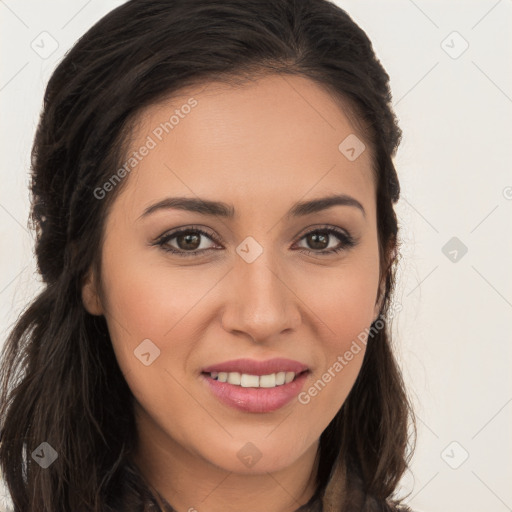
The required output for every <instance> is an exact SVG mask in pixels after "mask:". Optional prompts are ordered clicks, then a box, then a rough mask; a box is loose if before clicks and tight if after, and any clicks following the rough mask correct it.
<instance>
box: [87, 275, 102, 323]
mask: <svg viewBox="0 0 512 512" xmlns="http://www.w3.org/2000/svg"><path fill="white" fill-rule="evenodd" d="M95 283H96V279H95V275H94V273H93V272H92V271H89V273H88V274H87V276H86V277H85V279H84V282H83V284H82V302H83V305H84V307H85V309H86V310H87V312H88V313H90V314H91V315H102V314H103V306H102V304H101V300H100V296H99V294H98V290H97V289H96V284H95Z"/></svg>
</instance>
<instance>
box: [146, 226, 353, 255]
mask: <svg viewBox="0 0 512 512" xmlns="http://www.w3.org/2000/svg"><path fill="white" fill-rule="evenodd" d="M333 236H334V237H336V238H338V240H339V241H340V242H339V243H338V245H337V246H334V247H329V245H330V244H329V241H330V240H331V239H332V238H333ZM201 237H206V238H209V239H210V240H212V241H214V242H216V243H219V242H218V241H217V240H216V237H215V235H213V234H212V233H209V232H207V231H205V230H203V229H200V228H193V227H191V228H186V229H180V230H177V231H174V232H171V233H167V234H165V235H163V236H162V237H160V238H159V239H158V240H157V241H156V243H155V245H158V246H160V247H162V249H163V250H164V251H167V252H170V253H173V254H177V255H178V256H185V257H188V256H200V255H201V254H202V253H204V252H206V251H212V250H217V249H215V248H213V247H201V245H202V243H201ZM175 239H176V243H177V245H178V247H176V246H173V245H171V244H170V241H171V240H175ZM303 239H306V243H309V244H313V246H317V247H316V248H314V250H311V249H307V248H306V249H304V248H302V249H300V252H305V253H307V254H315V255H318V254H320V255H325V254H331V253H338V252H340V251H343V250H347V249H350V248H351V247H354V246H355V245H356V240H355V239H354V238H353V237H352V236H351V235H350V234H349V233H347V232H344V231H341V230H338V229H335V228H331V227H324V228H317V229H314V230H311V231H308V232H307V233H305V234H304V235H302V237H301V238H300V239H299V240H303ZM324 245H326V246H325V247H324ZM319 246H320V247H319Z"/></svg>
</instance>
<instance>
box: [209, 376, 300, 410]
mask: <svg viewBox="0 0 512 512" xmlns="http://www.w3.org/2000/svg"><path fill="white" fill-rule="evenodd" d="M212 371H216V370H212ZM289 371H293V370H289ZM270 373H274V372H270ZM309 373H310V372H309V371H307V372H304V373H302V374H300V375H296V377H295V379H294V380H292V382H289V383H288V384H283V385H282V386H276V387H275V388H243V387H241V386H234V385H233V384H228V383H227V382H219V381H217V380H215V379H212V378H211V377H210V376H209V375H207V374H205V373H203V374H202V375H201V378H202V379H203V380H204V381H205V382H206V383H207V384H208V386H209V389H210V391H212V393H213V394H214V395H215V396H216V397H217V398H218V399H219V400H220V401H221V402H222V403H223V404H225V405H227V406H229V407H232V408H234V409H238V410H239V411H243V412H255V413H265V412H272V411H275V410H277V409H280V408H281V407H283V406H284V405H286V404H287V403H289V402H291V401H292V400H293V399H294V398H295V397H296V396H297V395H298V394H299V393H300V391H301V389H302V388H303V386H304V382H305V381H306V379H307V378H308V375H309ZM252 374H253V375H254V373H252ZM262 375H265V373H263V374H262Z"/></svg>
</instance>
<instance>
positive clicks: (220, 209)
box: [139, 194, 366, 219]
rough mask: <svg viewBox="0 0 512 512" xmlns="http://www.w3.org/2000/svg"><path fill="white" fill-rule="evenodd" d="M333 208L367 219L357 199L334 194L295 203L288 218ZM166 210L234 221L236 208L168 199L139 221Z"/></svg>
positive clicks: (178, 198)
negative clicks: (356, 212) (353, 211)
mask: <svg viewBox="0 0 512 512" xmlns="http://www.w3.org/2000/svg"><path fill="white" fill-rule="evenodd" d="M333 206H352V207H355V208H357V209H359V210H360V211H361V213H362V214H363V216H364V217H366V211H365V209H364V207H363V205H362V204H361V203H360V202H359V201H358V200H357V199H355V198H353V197H351V196H348V195H346V194H334V195H330V196H327V197H320V198H318V199H312V200H310V201H302V202H298V203H295V204H294V205H293V206H292V207H291V208H290V210H289V211H288V213H287V214H286V217H287V218H291V217H303V216H306V215H310V214H312V213H317V212H320V211H323V210H327V209H328V208H331V207H333ZM164 209H176V210H186V211H189V212H194V213H199V214H201V215H210V216H219V217H224V218H227V219H232V218H233V217H234V216H235V208H234V207H233V206H232V205H230V204H227V203H223V202H220V201H211V200H208V199H200V198H193V197H166V198H165V199H162V200H161V201H158V202H157V203H155V204H152V205H151V206H148V207H147V208H146V209H145V210H144V212H143V213H142V215H141V216H140V217H139V219H142V218H144V217H147V216H148V215H150V214H152V213H154V212H156V211H158V210H164Z"/></svg>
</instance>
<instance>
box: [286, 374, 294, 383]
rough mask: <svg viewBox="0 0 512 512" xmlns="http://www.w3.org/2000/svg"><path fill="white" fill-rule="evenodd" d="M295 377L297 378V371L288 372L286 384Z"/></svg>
mask: <svg viewBox="0 0 512 512" xmlns="http://www.w3.org/2000/svg"><path fill="white" fill-rule="evenodd" d="M294 378H295V373H293V372H286V376H285V378H284V381H285V382H286V384H288V382H291V381H292V380H293V379H294Z"/></svg>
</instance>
